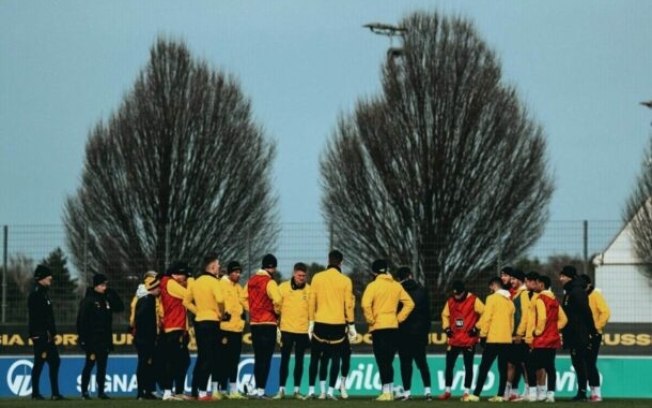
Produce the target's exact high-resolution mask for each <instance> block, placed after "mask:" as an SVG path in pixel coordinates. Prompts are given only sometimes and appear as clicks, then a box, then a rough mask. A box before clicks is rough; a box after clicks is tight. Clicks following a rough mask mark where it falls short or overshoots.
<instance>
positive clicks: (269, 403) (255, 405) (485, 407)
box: [0, 397, 652, 408]
mask: <svg viewBox="0 0 652 408" xmlns="http://www.w3.org/2000/svg"><path fill="white" fill-rule="evenodd" d="M191 405H195V406H197V405H199V406H206V405H208V406H215V407H220V408H263V407H264V408H286V407H290V408H358V407H361V408H374V407H382V406H395V407H397V408H398V407H400V408H424V407H425V406H440V407H453V406H465V407H468V406H470V407H477V408H489V407H492V408H496V403H490V402H487V401H486V400H483V401H481V402H477V403H463V402H461V401H459V400H449V401H437V400H435V401H432V402H428V401H425V400H419V399H415V400H413V401H409V402H400V401H395V402H384V403H383V402H375V401H373V400H372V399H371V398H362V397H355V398H350V399H348V400H339V401H319V400H310V401H298V400H292V399H285V400H282V401H273V400H241V401H224V400H223V401H215V402H195V401H189V402H187V401H137V400H135V399H127V398H115V399H111V400H108V401H101V400H91V401H83V400H81V399H79V398H73V399H69V400H66V401H47V400H46V401H32V400H31V399H26V398H11V399H0V408H41V407H43V408H45V407H47V408H54V407H60V408H64V407H65V408H76V407H97V408H100V407H101V408H160V407H168V406H171V407H174V408H178V407H186V408H187V407H189V406H191ZM510 405H512V404H510ZM521 405H525V406H529V405H530V404H529V403H523V404H521ZM535 405H536V406H553V407H554V406H561V407H564V408H566V407H568V408H571V407H586V406H587V403H585V402H570V401H568V400H565V399H558V401H557V402H556V404H535ZM515 406H518V405H515ZM599 406H600V408H648V407H651V406H652V399H649V400H645V399H619V400H609V399H607V400H605V401H603V402H602V403H600V404H599Z"/></svg>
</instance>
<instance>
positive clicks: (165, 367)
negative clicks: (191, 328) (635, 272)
mask: <svg viewBox="0 0 652 408" xmlns="http://www.w3.org/2000/svg"><path fill="white" fill-rule="evenodd" d="M161 341H162V343H163V344H162V345H161V346H160V349H161V350H162V352H163V356H161V357H162V358H161V360H162V361H161V364H160V365H159V366H162V372H161V373H160V374H161V375H160V377H161V387H162V388H163V389H164V390H173V389H174V392H175V393H176V394H183V392H184V389H185V386H186V384H185V383H186V372H187V371H188V367H189V366H190V352H189V351H188V333H186V331H185V330H175V331H171V332H168V333H164V334H162V335H161Z"/></svg>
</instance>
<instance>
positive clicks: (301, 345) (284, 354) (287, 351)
mask: <svg viewBox="0 0 652 408" xmlns="http://www.w3.org/2000/svg"><path fill="white" fill-rule="evenodd" d="M309 344H310V339H309V338H308V335H307V334H305V333H290V332H285V331H284V332H281V368H280V370H279V371H280V373H279V377H280V378H279V384H280V386H281V387H285V383H286V381H287V378H288V374H289V371H290V356H291V355H292V349H293V348H294V386H295V387H300V386H301V377H302V376H303V356H304V355H305V353H306V349H307V348H308V346H309Z"/></svg>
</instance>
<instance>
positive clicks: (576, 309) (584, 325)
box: [559, 265, 597, 401]
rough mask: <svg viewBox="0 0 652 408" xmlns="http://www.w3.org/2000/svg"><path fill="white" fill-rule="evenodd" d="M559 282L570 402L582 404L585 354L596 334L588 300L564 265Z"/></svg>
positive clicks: (574, 271)
mask: <svg viewBox="0 0 652 408" xmlns="http://www.w3.org/2000/svg"><path fill="white" fill-rule="evenodd" d="M559 281H560V282H561V283H562V285H564V299H563V301H562V308H563V309H564V312H565V313H566V316H568V324H567V325H566V327H565V328H564V329H563V332H562V334H563V341H564V348H566V349H570V354H571V361H572V363H573V367H574V368H575V372H576V373H577V395H576V396H575V398H573V400H575V401H585V400H586V399H587V397H586V382H587V361H588V351H589V348H590V347H591V339H592V337H593V336H596V335H597V332H596V330H595V324H594V323H593V315H592V314H591V308H590V307H589V297H588V295H587V294H586V290H584V283H583V282H582V281H580V279H578V277H577V270H576V269H575V267H573V266H570V265H567V266H564V267H563V268H562V270H561V272H560V273H559Z"/></svg>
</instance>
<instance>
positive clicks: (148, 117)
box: [64, 39, 278, 290]
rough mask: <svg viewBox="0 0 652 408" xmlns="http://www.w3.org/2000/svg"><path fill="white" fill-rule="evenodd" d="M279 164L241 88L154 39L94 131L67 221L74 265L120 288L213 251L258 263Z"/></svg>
mask: <svg viewBox="0 0 652 408" xmlns="http://www.w3.org/2000/svg"><path fill="white" fill-rule="evenodd" d="M274 157H275V145H274V143H272V142H269V141H267V140H266V138H265V136H264V134H263V131H262V128H261V127H260V126H259V125H258V124H256V123H255V122H254V120H253V119H252V111H251V103H250V101H249V99H248V98H246V97H245V96H244V95H243V94H242V92H241V90H240V86H239V84H238V82H237V81H236V80H235V79H234V78H231V77H229V76H226V75H225V74H223V73H222V72H219V71H217V70H214V69H211V68H209V66H208V65H207V64H206V63H205V62H203V61H198V60H197V59H194V58H192V56H191V55H190V53H189V50H188V48H187V47H186V46H185V44H183V43H178V42H173V41H166V40H164V39H159V40H158V41H157V43H156V44H155V45H154V46H153V47H152V49H151V52H150V60H149V62H148V64H147V66H146V67H145V68H144V69H143V70H142V71H141V73H140V74H139V76H138V79H137V80H136V82H135V84H134V86H133V89H131V90H130V91H129V92H128V94H127V95H126V96H125V97H124V99H123V101H122V104H121V105H120V107H119V109H118V110H117V112H115V113H114V114H112V115H111V117H110V118H109V120H108V122H107V123H103V122H100V123H98V124H97V126H95V128H94V129H93V130H92V131H91V132H90V135H89V139H88V142H87V145H86V160H85V163H84V169H83V174H82V181H81V186H80V187H79V189H78V191H77V193H76V194H75V195H74V196H72V197H70V198H68V200H67V202H66V207H65V213H64V222H65V226H66V233H67V244H68V246H69V248H70V254H71V258H72V261H73V262H74V264H75V265H76V266H77V268H78V269H79V270H80V271H86V273H87V274H90V273H91V272H93V273H95V272H102V273H105V274H107V275H109V277H110V279H111V280H112V281H113V282H116V281H123V280H124V279H126V278H127V277H128V276H129V275H132V276H133V275H138V276H140V275H141V274H142V273H143V272H144V271H146V270H149V269H153V270H157V271H163V270H164V269H165V268H166V265H165V259H166V253H167V254H168V259H169V261H172V260H174V259H181V260H185V261H187V262H189V263H190V264H191V265H193V266H194V265H198V264H199V260H200V259H201V257H202V256H203V255H205V254H206V253H207V252H209V251H213V250H215V251H217V252H218V253H219V254H220V257H221V258H222V259H223V260H224V261H227V260H231V259H234V258H237V259H239V260H240V261H241V262H242V261H245V262H246V259H247V257H248V255H251V256H252V258H253V259H258V258H259V256H260V255H262V254H263V253H264V252H266V251H270V250H271V249H272V248H271V246H272V245H274V244H275V240H276V237H277V233H278V225H277V212H276V204H277V196H276V194H275V193H274V192H273V191H272V186H271V171H272V167H271V166H272V161H273V159H274ZM132 286H133V285H132ZM130 290H131V289H130Z"/></svg>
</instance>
